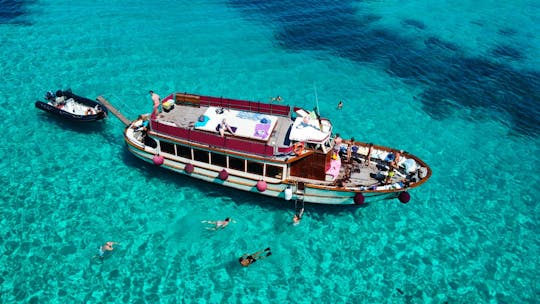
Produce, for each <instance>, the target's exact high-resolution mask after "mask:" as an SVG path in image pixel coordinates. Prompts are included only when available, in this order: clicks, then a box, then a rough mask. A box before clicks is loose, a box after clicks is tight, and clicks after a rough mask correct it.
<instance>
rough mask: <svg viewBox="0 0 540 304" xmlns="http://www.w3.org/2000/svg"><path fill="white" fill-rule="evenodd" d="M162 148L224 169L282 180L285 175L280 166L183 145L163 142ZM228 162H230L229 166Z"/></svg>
mask: <svg viewBox="0 0 540 304" xmlns="http://www.w3.org/2000/svg"><path fill="white" fill-rule="evenodd" d="M160 146H161V151H162V152H165V153H169V154H172V155H177V156H180V157H183V158H187V159H192V160H195V161H198V162H203V163H208V164H212V165H215V166H219V167H223V168H230V169H234V170H238V171H242V172H247V173H252V174H257V175H264V176H267V177H273V178H278V179H281V177H282V173H283V168H282V167H280V166H273V165H269V164H263V163H259V162H255V161H251V160H245V159H241V158H237V157H233V156H226V155H224V154H220V153H214V152H208V151H204V150H199V149H196V148H190V147H186V146H182V145H175V144H172V143H170V142H166V141H161V142H160ZM192 150H193V154H192ZM227 160H228V161H229V164H228V165H227ZM265 168H266V170H265Z"/></svg>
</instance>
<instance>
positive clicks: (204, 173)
mask: <svg viewBox="0 0 540 304" xmlns="http://www.w3.org/2000/svg"><path fill="white" fill-rule="evenodd" d="M125 141H126V145H127V148H128V151H129V152H131V153H132V154H133V155H135V156H136V157H137V158H140V159H141V160H143V161H146V162H148V163H151V164H154V157H155V156H156V155H158V151H157V150H156V149H154V148H151V147H149V146H144V145H141V144H140V143H138V142H136V141H132V140H131V139H130V138H129V137H125ZM160 155H161V156H163V155H162V154H160ZM187 164H191V165H194V170H193V171H192V172H191V173H188V172H187V171H186V165H187ZM159 166H160V167H162V168H164V169H167V170H171V171H174V172H177V173H180V174H183V175H187V176H190V177H192V178H195V179H199V180H203V181H207V182H210V183H214V184H217V185H220V186H225V187H230V188H234V189H238V190H242V191H247V192H252V193H257V194H262V195H265V196H269V197H274V198H277V199H283V200H287V195H286V189H287V187H291V188H292V189H294V190H293V193H292V196H291V197H290V198H289V200H292V201H294V200H303V201H304V202H307V203H314V204H325V205H354V204H355V201H354V198H355V196H356V195H357V193H358V192H354V191H338V190H329V189H322V188H320V187H313V186H310V185H309V184H306V185H305V189H304V190H303V191H302V193H301V194H298V193H297V191H296V189H295V187H296V186H295V184H294V183H290V182H279V183H267V187H266V189H265V190H264V191H259V190H258V189H257V182H258V180H254V179H250V178H245V177H243V176H241V175H240V174H238V175H235V174H232V173H229V174H228V177H227V179H226V180H222V179H221V178H220V170H212V169H208V168H204V167H202V166H197V164H196V162H193V161H190V162H188V161H186V162H181V161H177V160H173V159H169V158H164V160H163V163H162V164H160V165H159ZM399 193H400V192H385V193H380V192H369V191H366V192H363V193H362V195H363V196H364V203H370V202H375V201H380V200H387V199H395V198H396V197H397V196H398V195H399Z"/></svg>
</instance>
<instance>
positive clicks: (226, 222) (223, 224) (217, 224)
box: [201, 217, 236, 230]
mask: <svg viewBox="0 0 540 304" xmlns="http://www.w3.org/2000/svg"><path fill="white" fill-rule="evenodd" d="M230 222H234V223H236V222H235V221H233V220H232V219H231V218H230V217H228V218H226V219H224V220H223V221H201V223H207V224H213V225H215V227H206V229H208V230H218V229H223V228H225V227H227V225H229V223H230Z"/></svg>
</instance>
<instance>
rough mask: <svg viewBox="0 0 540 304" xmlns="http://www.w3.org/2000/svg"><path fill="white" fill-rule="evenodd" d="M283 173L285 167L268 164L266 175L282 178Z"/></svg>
mask: <svg viewBox="0 0 540 304" xmlns="http://www.w3.org/2000/svg"><path fill="white" fill-rule="evenodd" d="M282 173H283V168H282V167H278V166H273V165H266V174H265V176H268V177H273V178H281V176H282Z"/></svg>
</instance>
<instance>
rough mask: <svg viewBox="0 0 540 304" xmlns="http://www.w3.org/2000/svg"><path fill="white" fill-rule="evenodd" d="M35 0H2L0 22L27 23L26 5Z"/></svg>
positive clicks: (0, 3)
mask: <svg viewBox="0 0 540 304" xmlns="http://www.w3.org/2000/svg"><path fill="white" fill-rule="evenodd" d="M32 2H33V1H23V0H0V24H19V25H27V24H28V21H27V20H26V18H25V16H26V15H27V13H28V12H27V10H26V5H27V4H28V3H32Z"/></svg>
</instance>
